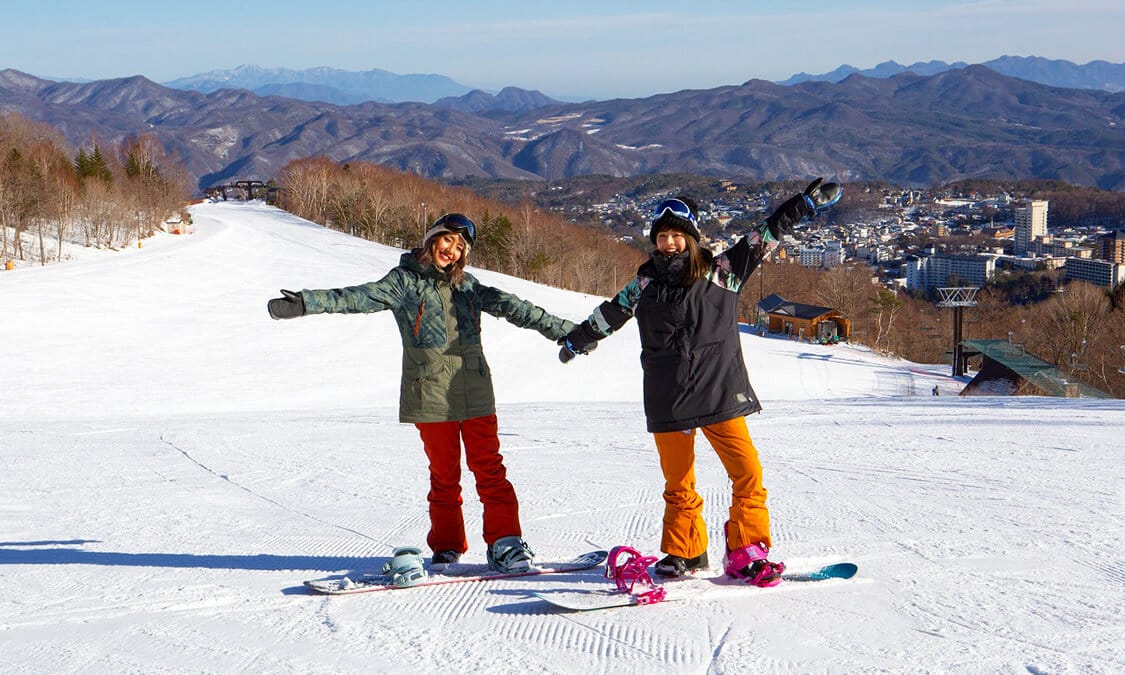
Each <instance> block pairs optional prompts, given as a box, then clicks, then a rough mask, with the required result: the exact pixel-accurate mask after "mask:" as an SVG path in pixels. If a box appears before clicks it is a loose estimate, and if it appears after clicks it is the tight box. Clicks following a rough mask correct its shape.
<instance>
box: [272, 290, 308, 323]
mask: <svg viewBox="0 0 1125 675" xmlns="http://www.w3.org/2000/svg"><path fill="white" fill-rule="evenodd" d="M281 294H282V295H283V296H285V297H282V298H274V299H273V300H270V301H269V302H268V303H266V309H268V310H269V312H270V316H271V317H273V318H275V319H296V318H297V317H299V316H304V315H305V299H304V298H302V297H301V294H300V293H294V292H293V291H287V290H285V289H284V288H283V289H281Z"/></svg>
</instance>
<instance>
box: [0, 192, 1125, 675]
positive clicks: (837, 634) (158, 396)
mask: <svg viewBox="0 0 1125 675" xmlns="http://www.w3.org/2000/svg"><path fill="white" fill-rule="evenodd" d="M193 215H194V220H195V224H196V232H195V234H192V235H190V236H182V237H175V236H172V235H160V236H158V237H155V238H152V239H149V240H146V241H145V245H144V248H143V249H138V250H126V251H121V252H117V253H106V254H100V253H99V254H97V255H93V256H88V257H84V258H82V259H80V260H77V261H73V262H68V263H65V264H61V265H52V266H48V267H46V268H36V267H27V268H20V269H17V270H15V271H12V272H0V298H2V300H0V303H2V304H0V672H3V673H60V672H97V673H119V672H143V673H152V672H216V673H219V672H221V673H227V672H298V673H309V672H317V673H321V672H323V673H339V672H365V673H366V672H391V673H397V672H442V673H451V672H496V673H511V672H551V673H556V672H558V673H572V672H573V673H593V672H607V673H653V672H693V673H696V672H719V673H738V672H763V671H764V672H776V671H782V672H802V673H804V672H840V673H853V672H868V671H900V672H917V671H925V672H949V671H955V672H998V671H999V672H1024V671H1030V672H1036V673H1040V672H1043V673H1059V672H1105V673H1111V672H1122V671H1125V609H1123V607H1125V487H1123V486H1125V449H1123V448H1125V444H1123V443H1122V441H1121V439H1122V437H1125V403H1123V402H1122V401H1118V400H1114V401H1089V400H1061V399H1048V398H1018V399H1017V398H959V397H955V396H951V395H947V396H941V397H938V398H934V397H932V396H930V390H931V389H932V387H933V385H934V384H939V385H940V386H941V388H942V390H943V392H946V393H949V394H952V392H953V391H954V390H955V389H956V388H957V386H958V383H957V382H955V381H953V380H952V379H950V378H949V368H948V366H939V365H919V364H912V363H907V362H902V361H895V360H890V359H885V358H882V357H879V356H877V355H874V354H872V353H871V352H869V351H867V350H864V349H859V348H854V347H850V346H846V345H841V346H836V347H820V346H814V345H807V344H798V343H795V342H790V341H786V340H780V339H774V338H769V337H766V338H760V337H757V336H753V335H745V336H744V338H743V341H744V349H745V352H746V356H747V361H748V364H749V369H750V375H751V379H752V381H753V383H754V386H755V388H756V390H757V391H758V394H759V395H760V397H761V398H762V400H763V403H764V405H765V408H766V409H765V411H764V412H763V413H762V414H761V415H755V416H751V417H750V418H748V421H749V424H750V429H751V433H752V435H753V436H754V440H755V443H756V444H757V446H758V448H759V450H760V452H761V455H762V460H763V464H764V467H765V472H766V485H767V487H768V488H769V489H770V502H769V504H770V508H771V513H772V516H773V528H774V540H775V542H774V543H775V546H774V554H775V556H774V557H776V558H777V559H781V560H784V561H786V562H787V564H788V565H789V567H790V569H793V570H801V569H808V568H811V567H815V566H818V565H820V564H823V563H827V562H835V561H841V560H852V561H855V562H856V563H858V564H859V566H860V574H859V576H858V577H857V578H856V579H855V580H852V581H848V582H825V583H821V584H814V585H812V586H809V585H804V586H799V585H797V584H788V585H786V584H783V585H782V586H780V587H778V588H776V589H769V590H760V589H750V588H745V589H742V588H728V587H721V588H720V587H715V589H713V590H712V591H708V592H706V593H700V594H699V595H698V597H694V598H692V597H689V598H688V599H685V600H682V601H678V602H670V603H665V604H663V605H655V606H651V607H639V608H626V609H614V610H607V611H603V612H592V613H585V614H573V613H566V612H562V611H559V610H556V609H553V608H551V607H549V606H548V605H546V604H545V603H543V602H542V601H539V600H537V599H535V598H534V597H532V596H531V593H532V591H550V590H553V589H559V588H571V587H576V586H585V587H595V588H600V587H604V585H605V581H604V580H602V579H601V578H600V577H599V576H598V573H597V571H594V572H591V573H588V574H584V575H573V576H543V577H536V578H528V579H522V580H510V581H495V582H489V583H486V584H457V585H450V586H440V587H434V588H429V589H415V590H404V591H395V592H391V593H378V594H368V595H359V596H350V597H324V596H314V595H309V594H307V593H305V592H304V590H303V589H302V587H301V585H300V582H301V580H303V579H307V578H312V577H320V576H328V575H331V574H339V573H342V572H345V571H355V570H364V569H372V568H378V567H379V566H380V565H381V564H382V562H383V561H384V560H386V559H387V557H388V556H389V554H390V552H391V549H392V548H393V547H395V546H401V545H407V544H415V545H423V544H424V538H425V533H426V530H427V518H426V510H425V493H426V490H427V482H426V469H425V463H424V460H423V455H422V451H421V443H420V441H419V440H418V436H417V432H416V430H415V429H414V428H413V427H412V426H409V425H402V424H399V423H398V422H397V410H396V407H395V406H396V404H397V400H398V377H399V358H400V353H401V352H400V347H399V341H398V337H397V331H396V330H395V328H394V325H393V320H392V319H391V317H390V316H389V315H380V314H375V315H359V316H347V317H345V316H316V317H307V318H303V319H298V320H294V321H286V322H276V321H272V320H271V319H269V317H268V316H267V314H266V311H265V302H266V300H267V299H269V298H270V297H273V296H275V295H276V294H277V291H278V289H279V288H293V289H297V288H302V287H307V288H318V287H332V286H340V285H350V284H354V283H360V282H364V281H369V280H373V279H377V278H379V277H380V276H382V274H383V273H384V272H385V271H386V270H387V269H389V268H390V267H391V266H392V265H394V264H395V263H396V262H397V259H398V256H399V254H400V251H397V250H393V249H389V248H386V247H383V246H379V245H375V244H371V243H368V242H363V241H359V240H356V239H352V238H349V237H346V236H343V235H341V234H338V233H334V232H331V231H326V230H324V229H322V228H320V227H318V226H315V225H312V224H309V223H307V222H304V221H300V220H298V219H296V218H294V217H292V216H289V215H287V214H285V213H283V212H280V211H277V210H275V209H272V208H269V207H266V206H263V205H261V204H254V203H252V204H204V205H200V206H197V207H195V208H194V210H193ZM478 276H479V277H481V278H482V279H483V280H485V281H486V282H488V283H493V284H494V285H497V286H499V287H501V288H503V289H505V290H509V291H513V292H515V293H517V294H519V295H521V296H522V297H525V298H528V299H531V300H534V301H536V302H538V303H540V304H542V305H543V306H545V307H547V308H548V309H551V310H552V311H554V312H555V313H557V314H560V315H563V316H567V317H569V318H572V319H580V318H582V317H584V316H585V315H586V314H588V313H589V311H590V310H591V309H592V308H593V307H594V305H595V304H596V303H597V302H599V301H600V298H595V297H590V296H583V295H579V294H575V293H570V292H565V291H560V290H556V289H551V288H545V287H541V286H536V285H534V284H530V283H528V282H524V281H521V280H516V279H511V278H506V277H503V276H500V275H496V274H491V273H488V272H479V274H478ZM484 331H485V343H486V344H485V348H486V353H487V355H488V357H489V359H490V362H491V365H492V367H493V373H494V378H495V382H496V389H497V396H498V399H499V402H500V407H499V412H498V414H499V418H500V432H501V442H502V443H503V447H504V451H505V455H506V457H507V462H508V467H509V476H510V478H511V479H512V482H513V483H514V484H515V486H516V490H517V492H518V494H519V496H520V499H521V507H522V515H523V520H524V529H525V537H526V538H527V540H528V541H529V543H530V544H531V545H532V547H533V548H534V549H535V551H536V552H537V554H538V557H539V558H540V559H543V560H547V559H558V558H564V557H570V556H571V555H573V554H575V553H578V552H581V551H585V550H590V549H594V548H609V547H612V546H614V545H617V544H628V545H632V546H635V547H637V548H639V549H641V550H642V551H644V552H646V553H650V554H657V547H658V545H659V540H660V521H661V514H662V508H663V501H662V498H661V489H662V482H661V478H660V472H659V468H658V466H657V463H656V455H655V450H654V448H653V444H652V440H651V436H650V435H649V434H647V433H646V432H645V428H644V418H643V415H642V412H641V406H640V400H639V397H640V370H639V364H638V353H639V348H638V341H637V336H636V331H635V330H634V329H632V328H631V327H630V328H628V329H626V330H625V331H623V332H622V333H621V334H620V335H617V336H614V337H613V338H611V339H610V340H607V341H606V342H604V343H603V344H602V345H601V347H600V348H599V349H598V351H596V352H595V353H593V354H592V355H590V356H589V357H581V358H579V359H576V360H575V361H574V362H572V363H571V364H568V365H566V366H563V365H562V364H560V363H559V362H558V360H557V358H556V354H557V347H555V345H553V344H552V343H550V342H548V341H547V340H545V339H543V338H542V337H541V336H539V335H538V334H536V333H533V332H529V331H522V330H519V329H517V328H514V327H511V326H509V325H508V324H506V323H504V322H502V321H498V320H494V319H492V318H486V319H485V327H484ZM698 478H699V484H700V490H701V493H702V494H703V495H704V498H705V499H706V500H707V505H706V509H707V515H708V522H709V523H710V524H711V525H712V527H713V532H712V534H713V542H712V548H711V551H710V554H711V558H712V560H713V561H718V559H719V558H720V557H721V554H722V551H721V547H722V543H721V536H719V535H718V530H719V526H720V525H721V523H722V521H723V520H724V518H725V513H726V507H727V505H728V497H729V492H728V490H729V487H728V482H727V480H726V477H725V474H724V473H723V471H722V468H721V466H720V465H719V463H718V460H717V458H716V457H715V455H714V453H712V452H711V451H710V449H709V447H708V446H707V444H706V441H705V440H703V439H702V437H700V439H699V452H698ZM465 488H466V494H465V497H466V517H467V524H468V526H469V531H470V540H471V542H472V549H471V550H470V552H469V553H468V554H467V556H466V560H467V561H469V562H483V560H484V551H483V544H482V543H481V542H480V539H479V532H480V508H479V504H477V503H476V500H475V493H474V491H473V488H472V478H471V474H468V473H467V472H466V478H465ZM711 574H712V575H717V574H718V571H717V570H713V571H712V572H711ZM695 585H699V584H695Z"/></svg>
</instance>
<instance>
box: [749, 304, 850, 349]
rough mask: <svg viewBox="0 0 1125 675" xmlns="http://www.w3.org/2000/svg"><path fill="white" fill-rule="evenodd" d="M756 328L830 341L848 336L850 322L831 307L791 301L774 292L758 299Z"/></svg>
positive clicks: (829, 342) (804, 338)
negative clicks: (758, 316) (758, 315)
mask: <svg viewBox="0 0 1125 675" xmlns="http://www.w3.org/2000/svg"><path fill="white" fill-rule="evenodd" d="M758 311H759V314H760V319H759V324H758V325H759V329H761V330H768V331H769V332H771V333H782V334H784V335H788V336H790V337H792V338H794V339H799V340H808V341H809V342H820V343H823V344H831V343H836V342H840V341H841V340H847V339H848V338H849V337H851V333H852V322H851V321H850V320H849V319H847V318H846V317H845V316H844V315H843V314H841V313H840V312H839V311H837V310H835V309H832V308H831V307H818V306H816V305H806V304H803V303H800V302H791V301H789V300H786V299H785V298H783V297H781V296H780V295H778V294H777V293H771V294H770V295H769V296H767V297H765V298H762V299H761V300H759V301H758Z"/></svg>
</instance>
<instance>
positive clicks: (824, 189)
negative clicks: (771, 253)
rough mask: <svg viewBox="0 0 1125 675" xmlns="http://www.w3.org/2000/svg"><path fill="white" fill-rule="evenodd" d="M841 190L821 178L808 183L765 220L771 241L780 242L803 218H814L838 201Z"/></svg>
mask: <svg viewBox="0 0 1125 675" xmlns="http://www.w3.org/2000/svg"><path fill="white" fill-rule="evenodd" d="M842 194H843V188H841V187H840V186H839V185H838V184H836V183H825V182H824V179H823V178H817V179H816V180H814V181H813V182H811V183H809V186H808V187H807V188H805V191H804V192H802V193H801V194H799V195H795V196H793V197H790V198H789V199H787V200H786V201H785V203H784V204H782V205H781V206H779V207H777V210H776V211H774V212H773V214H772V215H770V217H769V218H766V228H767V229H768V230H769V233H770V236H771V237H773V239H775V240H778V241H780V240H781V238H782V237H784V236H785V235H787V234H791V233H792V232H793V227H794V226H795V225H796V224H797V223H799V222H801V219H802V218H804V217H805V216H809V217H812V216H815V215H816V214H817V212H819V211H823V210H824V209H826V208H828V207H829V206H832V205H833V204H835V203H836V202H838V201H840V195H842Z"/></svg>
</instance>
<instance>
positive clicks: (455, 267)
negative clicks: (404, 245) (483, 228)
mask: <svg viewBox="0 0 1125 675" xmlns="http://www.w3.org/2000/svg"><path fill="white" fill-rule="evenodd" d="M444 234H453V235H454V236H457V237H460V238H461V241H462V243H464V244H465V250H464V251H462V252H461V257H460V258H458V259H457V262H455V263H453V264H452V265H451V266H450V267H452V269H450V270H446V273H447V274H448V275H449V282H450V283H451V284H453V285H454V286H460V285H461V282H462V281H464V280H465V264H466V261H467V260H468V258H469V244H468V242H466V241H465V240H464V237H461V235H459V234H456V233H454V232H438V233H437V234H435V235H433V236H432V237H430V238H429V239H427V240H426V241H425V242H423V243H422V248H420V249H419V250H418V251H417V252H416V253H415V254H414V255H415V256H416V257H417V258H418V262H420V263H422V267H425V266H426V265H430V264H432V263H433V262H434V248H435V247H436V246H437V240H438V239H439V238H441V236H442V235H444Z"/></svg>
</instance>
